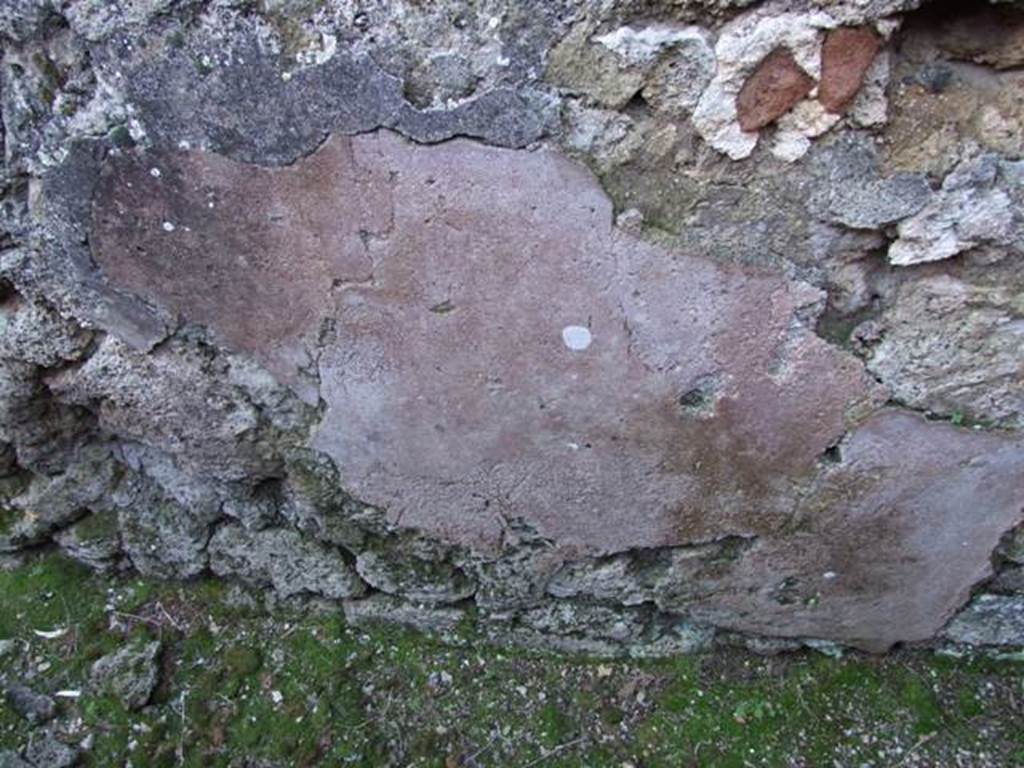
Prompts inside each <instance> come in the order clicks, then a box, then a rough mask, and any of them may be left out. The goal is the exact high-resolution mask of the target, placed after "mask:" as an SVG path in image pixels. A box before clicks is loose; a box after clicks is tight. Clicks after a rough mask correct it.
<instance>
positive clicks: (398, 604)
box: [344, 594, 466, 634]
mask: <svg viewBox="0 0 1024 768" xmlns="http://www.w3.org/2000/svg"><path fill="white" fill-rule="evenodd" d="M344 607H345V621H347V622H348V623H349V624H351V625H353V626H356V627H358V626H361V625H363V624H367V623H372V622H386V623H389V624H398V625H401V626H404V627H409V628H411V629H417V630H419V631H421V632H434V633H438V634H443V633H448V632H454V631H455V630H456V629H457V628H458V626H459V623H460V622H461V621H463V620H464V619H465V615H466V613H465V611H464V610H462V609H461V608H451V607H438V606H424V605H417V604H415V603H407V602H405V601H403V600H401V599H399V598H396V597H392V596H391V595H380V594H376V595H370V596H369V597H366V598H363V599H361V600H346V601H345V603H344Z"/></svg>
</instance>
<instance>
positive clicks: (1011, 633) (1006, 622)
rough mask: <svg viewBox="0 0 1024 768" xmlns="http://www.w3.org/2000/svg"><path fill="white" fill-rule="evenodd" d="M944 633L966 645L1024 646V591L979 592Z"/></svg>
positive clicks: (947, 636)
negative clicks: (1023, 593)
mask: <svg viewBox="0 0 1024 768" xmlns="http://www.w3.org/2000/svg"><path fill="white" fill-rule="evenodd" d="M942 634H943V636H944V637H946V638H947V639H949V640H953V641H954V642H957V643H965V644H967V645H979V646H1024V595H1020V596H1015V597H1010V596H1002V595H978V596H977V597H976V598H974V599H973V600H972V601H971V602H970V604H969V605H968V606H967V607H966V608H964V610H962V611H961V612H960V613H958V614H957V615H956V617H955V618H954V619H953V620H952V621H951V622H950V623H949V625H948V626H947V627H946V628H945V629H944V630H943V632H942Z"/></svg>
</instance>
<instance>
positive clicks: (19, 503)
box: [0, 447, 118, 552]
mask: <svg viewBox="0 0 1024 768" xmlns="http://www.w3.org/2000/svg"><path fill="white" fill-rule="evenodd" d="M117 475H118V472H117V468H116V465H115V464H114V462H113V460H112V459H111V457H110V454H109V451H107V450H104V449H103V448H100V447H96V448H95V449H90V450H89V451H86V452H84V453H83V454H82V455H81V456H80V457H79V460H78V461H77V462H75V463H74V464H73V465H71V466H70V467H68V468H67V470H66V471H65V472H63V473H62V474H60V475H57V476H55V477H43V476H41V475H36V476H34V477H33V479H32V482H31V484H30V485H29V487H28V489H27V490H26V491H25V492H24V493H22V494H21V495H19V496H17V497H15V498H14V499H12V500H11V502H10V506H11V508H12V512H13V516H14V522H13V523H11V524H9V525H7V526H4V527H3V528H2V529H0V552H12V551H15V550H17V549H21V548H24V547H28V546H34V545H36V544H39V543H42V542H43V541H46V539H47V538H49V537H50V535H51V534H53V533H54V532H56V531H58V530H60V529H61V528H63V527H65V526H67V525H70V524H71V523H73V522H75V521H76V520H78V519H80V518H82V517H84V516H85V515H86V514H87V513H88V510H89V508H90V507H91V506H93V505H96V504H98V503H100V502H101V501H102V500H103V499H104V498H105V497H106V496H107V495H108V494H109V493H110V492H111V489H112V487H113V485H114V483H115V482H116V479H117Z"/></svg>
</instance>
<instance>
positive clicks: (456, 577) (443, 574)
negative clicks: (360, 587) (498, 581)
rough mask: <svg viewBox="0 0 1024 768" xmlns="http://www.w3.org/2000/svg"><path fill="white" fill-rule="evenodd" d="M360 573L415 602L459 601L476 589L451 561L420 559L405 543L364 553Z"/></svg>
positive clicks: (359, 559)
mask: <svg viewBox="0 0 1024 768" xmlns="http://www.w3.org/2000/svg"><path fill="white" fill-rule="evenodd" d="M356 572H357V573H358V574H359V575H360V576H362V577H363V580H364V581H366V583H367V584H369V585H370V586H371V587H373V588H375V589H379V590H380V591H381V592H387V593H388V594H392V595H398V596H400V597H403V598H405V599H406V600H410V601H412V602H414V603H428V604H438V603H457V602H459V601H461V600H465V599H466V598H468V597H471V596H472V595H473V593H474V592H476V583H475V582H474V581H473V580H472V579H470V578H468V577H467V576H466V574H464V573H463V572H462V571H461V570H459V569H458V568H456V567H455V566H454V565H452V564H451V563H447V562H444V561H443V560H441V561H438V560H433V559H423V558H419V557H417V556H416V555H415V554H413V553H410V552H408V551H407V547H403V546H402V544H401V543H392V544H391V545H390V546H389V548H388V549H387V550H386V551H373V550H369V551H367V552H361V553H360V554H359V555H358V556H357V557H356Z"/></svg>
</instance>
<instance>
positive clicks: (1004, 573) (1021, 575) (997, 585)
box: [985, 565, 1024, 595]
mask: <svg viewBox="0 0 1024 768" xmlns="http://www.w3.org/2000/svg"><path fill="white" fill-rule="evenodd" d="M985 588H986V589H988V590H989V591H990V592H994V593H998V594H1002V595H1024V565H1015V566H1012V567H1009V568H1004V569H1002V570H1001V571H1000V572H999V573H998V574H996V576H995V578H994V579H992V581H990V582H989V583H988V584H987V585H986V587H985Z"/></svg>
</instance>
